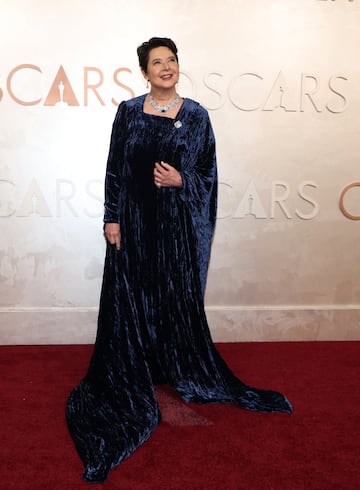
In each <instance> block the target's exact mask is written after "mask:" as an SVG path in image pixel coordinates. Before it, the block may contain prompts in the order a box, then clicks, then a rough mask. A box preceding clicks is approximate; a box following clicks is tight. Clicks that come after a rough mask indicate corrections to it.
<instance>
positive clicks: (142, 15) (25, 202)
mask: <svg viewBox="0 0 360 490" xmlns="http://www.w3.org/2000/svg"><path fill="white" fill-rule="evenodd" d="M0 6H1V16H0V32H1V38H2V55H1V61H0V227H1V233H0V322H1V326H0V343H2V344H10V343H16V344H21V343H78V342H91V341H93V339H94V335H95V331H96V316H97V306H98V299H99V291H100V286H101V275H102V266H103V255H104V240H103V237H102V201H103V177H104V170H105V163H106V157H107V151H108V144H109V137H110V130H111V124H112V120H113V117H114V114H115V111H116V105H117V104H118V103H119V102H120V101H121V100H123V99H127V98H129V97H132V96H134V95H139V94H141V93H143V92H145V91H146V87H145V85H144V82H143V80H142V77H141V75H140V73H139V69H138V66H137V58H136V47H137V46H138V44H140V43H141V42H142V41H144V40H146V39H148V38H149V37H151V36H153V35H160V36H170V37H172V38H173V39H174V40H175V41H176V43H177V44H178V48H179V55H180V62H181V70H182V76H181V82H180V86H179V92H180V93H181V94H182V95H183V96H189V97H193V98H195V99H197V100H199V101H200V102H201V103H202V104H203V105H204V106H205V107H206V108H207V109H208V110H209V112H210V116H211V119H212V122H213V126H214V130H215V133H216V136H217V148H218V165H219V177H220V187H219V191H220V194H219V211H218V222H217V230H216V236H215V240H214V245H213V253H212V261H211V268H210V271H209V277H208V286H207V292H206V305H207V312H208V319H209V323H210V327H211V330H212V333H213V337H214V339H215V340H217V341H239V340H269V341H270V340H313V339H314V340H320V339H321V340H324V339H329V340H331V339H360V328H359V327H360V315H359V311H360V310H359V309H360V306H359V305H360V285H359V264H360V247H359V238H360V221H359V218H360V186H359V185H360V184H359V181H360V170H359V168H360V166H359V163H360V162H359V160H360V158H359V157H360V134H359V123H358V118H359V110H360V92H359V89H358V87H359V84H360V64H359V59H358V46H359V45H360V30H359V25H360V0H352V1H349V0H331V1H330V0H269V1H267V2H264V1H263V0H251V1H246V0H191V1H190V0H171V1H164V0H152V2H148V1H147V0H132V1H123V0H117V1H116V0H104V1H103V2H98V1H96V0H88V1H87V2H85V1H83V0H71V1H69V0H63V1H62V2H51V1H50V2H49V1H45V0H37V1H32V2H28V1H26V0H7V1H3V0H1V1H0Z"/></svg>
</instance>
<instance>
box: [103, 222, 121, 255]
mask: <svg viewBox="0 0 360 490" xmlns="http://www.w3.org/2000/svg"><path fill="white" fill-rule="evenodd" d="M104 235H105V238H106V240H107V241H108V242H109V243H111V245H116V248H117V249H118V250H120V240H121V233H120V225H119V223H106V224H105V228H104Z"/></svg>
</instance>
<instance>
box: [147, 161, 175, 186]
mask: <svg viewBox="0 0 360 490" xmlns="http://www.w3.org/2000/svg"><path fill="white" fill-rule="evenodd" d="M154 184H155V185H156V186H157V187H182V178H181V175H180V173H179V172H178V171H177V170H176V168H175V167H172V166H171V165H169V164H168V163H165V162H160V163H159V162H155V168H154Z"/></svg>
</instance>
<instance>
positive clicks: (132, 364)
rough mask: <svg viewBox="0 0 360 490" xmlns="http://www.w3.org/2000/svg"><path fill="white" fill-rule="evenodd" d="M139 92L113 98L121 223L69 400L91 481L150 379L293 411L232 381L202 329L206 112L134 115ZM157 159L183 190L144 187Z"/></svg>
mask: <svg viewBox="0 0 360 490" xmlns="http://www.w3.org/2000/svg"><path fill="white" fill-rule="evenodd" d="M144 97H145V96H140V97H137V98H135V99H132V100H130V101H127V102H123V103H122V104H121V105H120V106H119V109H118V112H117V115H116V117H115V121H114V124H113V131H112V137H111V143H110V151H109V158H108V164H107V172H106V186H105V218H104V221H105V222H118V223H120V225H121V249H120V250H119V251H118V250H117V249H116V247H115V246H112V245H108V246H107V251H106V258H105V266H104V276H103V285H102V291H101V298H100V308H99V317H98V332H97V338H96V342H95V346H94V352H93V355H92V359H91V362H90V366H89V370H88V373H87V375H86V377H85V378H84V379H83V380H82V381H81V382H80V384H79V385H78V386H77V387H76V388H75V389H74V390H73V391H72V393H71V394H70V397H69V400H68V403H67V412H66V415H67V422H68V427H69V430H70V433H71V436H72V437H73V439H74V442H75V445H76V448H77V450H78V452H79V455H80V457H81V459H82V461H83V463H84V465H85V468H86V470H85V474H84V478H85V479H86V480H87V481H92V482H101V481H104V480H105V479H106V477H107V475H108V473H109V471H110V470H111V469H112V468H113V467H114V466H116V465H118V464H119V463H120V462H121V461H123V460H124V459H125V458H127V457H128V456H129V455H130V454H131V453H132V452H133V451H134V450H135V449H136V448H137V447H138V446H140V445H141V444H142V443H143V442H144V441H145V440H146V439H147V438H148V437H149V436H150V434H151V433H152V432H153V431H154V429H155V428H156V426H157V424H158V423H159V421H160V419H161V415H160V412H159V407H158V403H157V400H156V397H155V392H154V385H156V384H160V383H168V384H170V385H171V386H172V387H173V388H174V389H175V390H176V391H177V393H178V394H179V395H180V396H181V397H182V399H183V400H185V401H186V402H197V403H209V402H223V403H236V404H237V405H239V406H240V407H242V408H245V409H248V410H256V411H264V412H276V411H279V412H291V405H290V403H289V402H288V400H287V399H286V398H285V397H284V396H283V395H281V394H280V393H277V392H274V391H268V390H266V391H265V390H258V389H255V388H251V387H249V386H247V385H245V384H244V383H242V382H241V381H240V380H239V379H238V378H236V377H235V376H234V375H233V373H232V372H231V370H230V369H229V367H228V366H227V365H226V364H225V362H224V361H223V359H222V358H221V357H220V355H219V353H218V352H217V350H216V348H215V347H214V345H213V342H212V340H211V337H210V333H209V328H208V324H207V320H206V316H205V312H204V300H203V298H204V288H205V282H206V274H207V267H208V262H209V257H210V247H211V240H212V236H213V232H214V226H215V219H216V200H217V174H216V157H215V140H214V135H213V131H212V128H211V124H210V120H209V117H208V114H207V112H206V111H205V109H203V108H202V107H201V106H200V105H199V104H197V103H196V102H194V101H192V100H191V99H184V102H183V105H182V107H181V108H180V111H179V113H178V115H177V118H176V121H177V122H178V124H174V123H175V122H176V121H175V120H174V119H170V118H167V117H160V116H154V115H149V114H146V113H144V112H143V103H144ZM180 123H181V124H180ZM161 160H163V161H165V162H168V163H171V164H172V165H173V166H175V167H176V168H177V169H178V170H179V171H180V172H181V175H182V180H183V187H182V188H181V189H175V188H161V189H157V188H156V187H155V186H154V183H153V167H154V162H155V161H161Z"/></svg>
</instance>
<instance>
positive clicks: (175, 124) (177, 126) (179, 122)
mask: <svg viewBox="0 0 360 490" xmlns="http://www.w3.org/2000/svg"><path fill="white" fill-rule="evenodd" d="M174 126H175V128H176V129H179V128H181V126H182V122H181V121H175V122H174Z"/></svg>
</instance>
